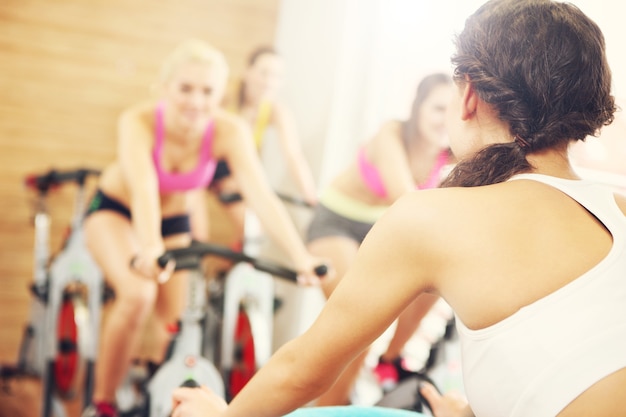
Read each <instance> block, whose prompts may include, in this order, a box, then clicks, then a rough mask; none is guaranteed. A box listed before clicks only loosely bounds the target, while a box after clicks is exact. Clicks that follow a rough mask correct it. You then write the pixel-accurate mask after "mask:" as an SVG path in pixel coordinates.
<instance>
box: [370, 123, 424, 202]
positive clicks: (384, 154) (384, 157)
mask: <svg viewBox="0 0 626 417" xmlns="http://www.w3.org/2000/svg"><path fill="white" fill-rule="evenodd" d="M374 149H375V151H376V166H377V168H378V171H379V172H380V175H381V177H382V181H383V183H384V184H385V189H386V190H387V198H389V200H390V201H396V200H397V199H398V198H399V197H400V196H402V195H403V194H405V193H406V192H408V191H413V190H415V180H414V179H413V174H412V173H411V167H410V166H409V161H408V157H407V154H406V150H405V149H404V145H403V143H402V138H401V136H400V129H399V127H398V125H397V123H396V122H388V123H386V124H385V125H383V126H382V127H381V129H380V131H379V132H378V133H377V135H376V138H375V139H374Z"/></svg>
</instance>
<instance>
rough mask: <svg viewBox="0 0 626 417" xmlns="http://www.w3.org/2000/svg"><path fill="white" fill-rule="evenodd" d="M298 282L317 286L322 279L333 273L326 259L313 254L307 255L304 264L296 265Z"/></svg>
mask: <svg viewBox="0 0 626 417" xmlns="http://www.w3.org/2000/svg"><path fill="white" fill-rule="evenodd" d="M297 270H298V284H300V285H305V286H318V285H320V283H321V280H322V279H326V278H327V277H329V276H331V275H333V274H334V272H333V270H332V268H331V267H330V266H329V263H328V261H326V260H324V259H320V258H317V257H314V256H310V255H309V256H308V259H306V260H305V263H304V266H302V267H298V268H297Z"/></svg>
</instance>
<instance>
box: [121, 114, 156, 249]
mask: <svg viewBox="0 0 626 417" xmlns="http://www.w3.org/2000/svg"><path fill="white" fill-rule="evenodd" d="M118 132H119V141H118V155H119V162H120V166H121V170H122V173H123V175H124V179H125V181H126V184H127V186H128V189H129V192H130V205H131V207H130V209H131V212H132V213H135V214H137V213H140V214H141V215H133V228H134V229H135V231H136V233H137V237H138V240H139V244H140V246H141V249H140V250H141V254H142V255H145V256H148V257H154V258H156V257H157V256H158V255H159V254H162V253H163V250H164V246H163V239H162V237H161V205H160V196H159V189H158V180H157V177H156V173H155V170H154V164H153V162H152V157H151V149H152V145H153V141H154V139H153V133H152V132H151V131H150V129H149V128H148V124H147V122H146V121H145V120H143V119H142V115H141V111H140V110H139V109H138V108H133V109H130V110H128V111H126V112H125V113H124V114H123V115H122V116H121V118H120V121H119V125H118Z"/></svg>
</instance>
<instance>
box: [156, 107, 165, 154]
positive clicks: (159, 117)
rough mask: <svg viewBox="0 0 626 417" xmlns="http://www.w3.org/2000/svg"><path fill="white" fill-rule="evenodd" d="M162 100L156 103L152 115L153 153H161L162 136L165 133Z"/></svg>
mask: <svg viewBox="0 0 626 417" xmlns="http://www.w3.org/2000/svg"><path fill="white" fill-rule="evenodd" d="M163 108H164V104H163V102H159V103H157V105H156V110H155V115H154V116H155V117H154V150H155V153H161V148H162V147H163V136H164V135H165V127H164V126H163V111H164V109H163Z"/></svg>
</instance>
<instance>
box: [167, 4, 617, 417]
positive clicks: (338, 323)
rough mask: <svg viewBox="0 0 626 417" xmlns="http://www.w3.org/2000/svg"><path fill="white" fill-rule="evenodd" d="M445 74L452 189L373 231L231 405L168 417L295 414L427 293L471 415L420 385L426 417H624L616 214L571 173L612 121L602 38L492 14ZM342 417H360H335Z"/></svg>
mask: <svg viewBox="0 0 626 417" xmlns="http://www.w3.org/2000/svg"><path fill="white" fill-rule="evenodd" d="M452 61H453V63H454V65H455V79H456V87H455V91H454V93H453V98H452V100H451V102H450V105H449V107H448V132H449V134H450V139H451V146H452V150H453V152H454V153H455V156H456V157H457V158H458V159H459V163H458V164H457V166H456V167H455V169H454V170H453V172H452V173H451V175H450V176H449V177H448V178H447V180H446V181H445V183H444V186H445V187H446V188H440V189H435V190H427V191H420V192H413V193H409V194H407V195H405V196H404V197H402V198H400V200H398V201H397V202H396V203H395V204H394V205H393V206H392V207H391V208H390V209H389V210H388V211H387V212H386V213H385V215H384V216H383V217H382V218H381V219H380V220H378V222H377V223H376V224H375V225H374V227H373V228H372V230H371V232H370V233H369V234H368V236H367V237H366V238H365V241H364V242H363V244H362V245H361V247H360V249H359V253H358V255H357V257H356V260H355V261H354V262H353V263H352V265H351V267H350V269H349V270H348V272H347V273H346V275H345V276H344V277H343V278H342V280H341V282H340V284H339V285H338V286H337V288H336V289H335V291H334V292H333V295H332V297H330V299H329V300H328V302H327V303H326V305H325V308H324V310H323V311H322V313H321V314H320V316H319V318H318V319H317V321H316V322H315V323H314V324H313V325H312V326H311V328H310V329H309V330H308V331H307V332H306V333H305V334H303V335H302V336H300V337H299V338H297V339H295V340H293V341H291V342H290V343H288V344H287V345H285V346H284V347H283V348H282V349H280V350H279V351H278V352H277V353H276V354H275V355H274V358H273V359H272V360H270V362H269V363H268V364H267V365H266V366H265V367H264V368H263V369H262V370H261V371H260V372H259V373H257V375H256V377H255V378H254V379H253V380H252V381H250V383H249V384H248V385H247V386H246V389H245V390H243V391H242V392H241V394H240V395H239V396H237V397H235V399H234V400H233V401H232V403H231V404H229V405H228V406H226V405H224V404H223V403H219V402H216V401H215V398H214V397H212V396H211V395H210V393H208V392H206V391H200V390H198V391H193V390H185V389H181V390H178V391H177V392H175V394H174V400H175V402H176V404H178V406H177V407H176V409H175V412H174V417H186V416H202V415H211V416H239V415H242V416H243V415H253V414H254V415H256V416H278V415H282V414H284V413H286V412H288V411H290V410H293V409H295V408H297V407H299V406H302V405H304V404H306V403H307V401H310V400H311V399H313V398H315V397H316V396H317V395H319V393H320V392H323V391H325V390H326V389H328V387H330V386H331V385H332V384H333V383H334V381H335V380H336V379H337V378H338V376H339V375H340V374H341V372H342V370H343V369H344V368H345V367H346V365H347V364H349V363H350V361H351V360H352V359H353V358H355V357H357V355H358V354H359V352H361V351H362V350H363V349H364V348H366V347H367V346H368V345H369V343H371V342H372V340H374V339H375V338H376V337H377V336H378V335H379V334H381V332H383V331H384V330H385V329H386V327H387V326H388V325H389V323H390V322H391V321H392V320H394V319H395V317H397V315H398V314H400V313H401V312H402V311H403V310H404V308H405V307H406V306H407V305H409V303H411V301H413V300H414V299H415V298H416V297H417V296H418V295H420V294H422V293H424V292H429V293H436V294H439V295H441V296H442V297H443V298H444V299H445V300H446V301H447V302H448V303H449V304H450V306H451V307H452V308H453V309H454V311H455V313H456V318H457V320H456V323H457V329H458V332H459V336H460V340H461V349H462V366H463V377H464V381H465V394H466V395H467V399H468V400H469V403H467V402H466V401H465V400H464V399H462V398H460V397H458V396H453V395H449V394H446V395H444V396H441V395H440V394H439V393H437V391H436V390H435V389H434V387H432V386H429V385H425V386H423V387H422V388H421V394H422V395H423V396H424V397H425V398H426V399H427V400H428V401H429V403H430V405H431V408H432V410H433V411H434V414H435V416H438V417H442V416H474V415H475V416H480V417H502V416H509V417H521V416H532V417H538V416H558V417H570V416H589V415H593V416H599V417H609V416H611V417H612V416H618V415H624V410H626V396H624V395H623V394H624V387H625V386H626V355H625V354H624V352H625V351H626V323H625V322H624V317H625V316H626V196H624V195H621V194H618V193H617V192H614V191H611V190H609V189H607V188H605V187H604V186H602V185H599V184H595V183H594V182H592V181H589V180H581V179H580V178H579V177H578V176H577V174H576V172H575V170H574V169H573V168H572V165H571V164H570V161H569V159H568V146H569V145H570V144H572V143H575V142H576V141H580V140H584V139H585V138H586V137H587V136H589V135H594V134H597V133H598V131H599V129H600V128H602V126H604V125H607V124H609V123H611V121H612V119H613V114H614V112H615V104H614V99H613V97H612V95H611V91H610V87H611V72H610V70H609V67H608V65H607V59H606V56H605V43H604V38H603V35H602V33H601V31H600V29H599V28H598V26H597V25H596V24H595V23H594V22H593V21H592V20H590V19H589V18H588V17H587V16H586V15H585V14H583V13H582V12H581V11H580V10H579V9H578V8H576V7H575V6H573V5H571V4H568V3H561V2H556V1H550V0H491V1H489V2H487V3H486V4H484V5H483V6H482V7H481V8H479V9H478V11H476V12H475V13H474V14H473V15H472V16H471V17H470V18H469V19H468V20H467V22H466V25H465V28H464V30H463V31H462V32H461V33H460V35H459V36H458V39H457V52H456V54H455V56H454V57H453V59H452ZM334 411H336V410H334ZM396 411H398V410H392V411H385V410H381V409H376V410H371V409H370V410H368V414H367V415H370V416H371V415H374V413H377V414H376V415H379V416H384V415H389V416H394V415H397V414H395V413H394V412H396ZM351 413H352V414H353V415H356V414H358V415H365V414H364V413H361V410H359V409H353V408H350V407H348V408H346V409H345V413H342V414H337V413H335V414H333V415H334V416H336V415H350V414H351ZM294 415H295V416H298V417H304V416H310V415H324V414H314V412H311V414H309V411H308V410H299V411H297V412H296V413H295V414H294Z"/></svg>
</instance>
